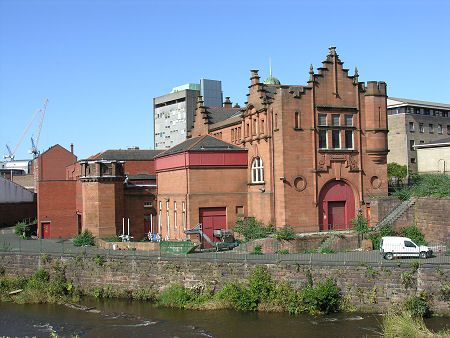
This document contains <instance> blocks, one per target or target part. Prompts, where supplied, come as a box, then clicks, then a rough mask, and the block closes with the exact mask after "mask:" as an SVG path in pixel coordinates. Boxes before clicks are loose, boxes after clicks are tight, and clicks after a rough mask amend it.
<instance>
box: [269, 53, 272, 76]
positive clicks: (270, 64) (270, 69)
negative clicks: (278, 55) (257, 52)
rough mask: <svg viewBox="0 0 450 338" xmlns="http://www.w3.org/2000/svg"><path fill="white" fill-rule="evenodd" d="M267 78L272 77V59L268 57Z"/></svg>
mask: <svg viewBox="0 0 450 338" xmlns="http://www.w3.org/2000/svg"><path fill="white" fill-rule="evenodd" d="M269 77H272V58H271V57H270V56H269Z"/></svg>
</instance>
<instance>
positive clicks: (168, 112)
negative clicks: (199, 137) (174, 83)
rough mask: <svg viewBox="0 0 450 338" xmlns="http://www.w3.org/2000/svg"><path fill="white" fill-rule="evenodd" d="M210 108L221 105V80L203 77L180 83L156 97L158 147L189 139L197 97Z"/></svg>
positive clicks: (154, 116) (155, 126)
mask: <svg viewBox="0 0 450 338" xmlns="http://www.w3.org/2000/svg"><path fill="white" fill-rule="evenodd" d="M199 95H200V96H203V98H204V100H205V102H206V103H207V104H208V106H210V107H222V102H223V96H222V83H221V81H217V80H207V79H200V83H199V84H198V83H189V84H185V85H182V86H178V87H175V88H173V89H172V91H171V92H170V93H169V94H167V95H163V96H159V97H156V98H154V99H153V122H154V142H155V149H167V148H170V147H173V146H174V145H176V144H178V143H180V142H183V141H184V140H186V138H187V135H188V132H189V131H190V130H191V128H192V125H193V121H194V112H195V107H196V102H197V97H198V96H199Z"/></svg>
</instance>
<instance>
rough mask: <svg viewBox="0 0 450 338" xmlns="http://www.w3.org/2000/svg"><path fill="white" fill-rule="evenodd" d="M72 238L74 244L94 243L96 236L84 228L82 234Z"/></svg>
mask: <svg viewBox="0 0 450 338" xmlns="http://www.w3.org/2000/svg"><path fill="white" fill-rule="evenodd" d="M72 238H73V245H74V246H86V245H94V236H93V235H92V233H90V232H89V231H87V230H84V231H83V232H82V233H81V234H79V235H75V236H73V237H72Z"/></svg>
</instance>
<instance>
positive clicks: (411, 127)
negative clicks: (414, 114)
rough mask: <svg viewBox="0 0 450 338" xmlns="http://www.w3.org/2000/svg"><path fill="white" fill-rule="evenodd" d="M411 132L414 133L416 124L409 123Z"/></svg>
mask: <svg viewBox="0 0 450 338" xmlns="http://www.w3.org/2000/svg"><path fill="white" fill-rule="evenodd" d="M409 131H410V132H411V133H414V122H409Z"/></svg>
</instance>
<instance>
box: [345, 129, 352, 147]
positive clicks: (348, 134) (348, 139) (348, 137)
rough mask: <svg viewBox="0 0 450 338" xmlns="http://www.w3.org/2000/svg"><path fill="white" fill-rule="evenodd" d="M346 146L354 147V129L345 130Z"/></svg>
mask: <svg viewBox="0 0 450 338" xmlns="http://www.w3.org/2000/svg"><path fill="white" fill-rule="evenodd" d="M345 148H347V149H353V131H352V130H346V131H345Z"/></svg>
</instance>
